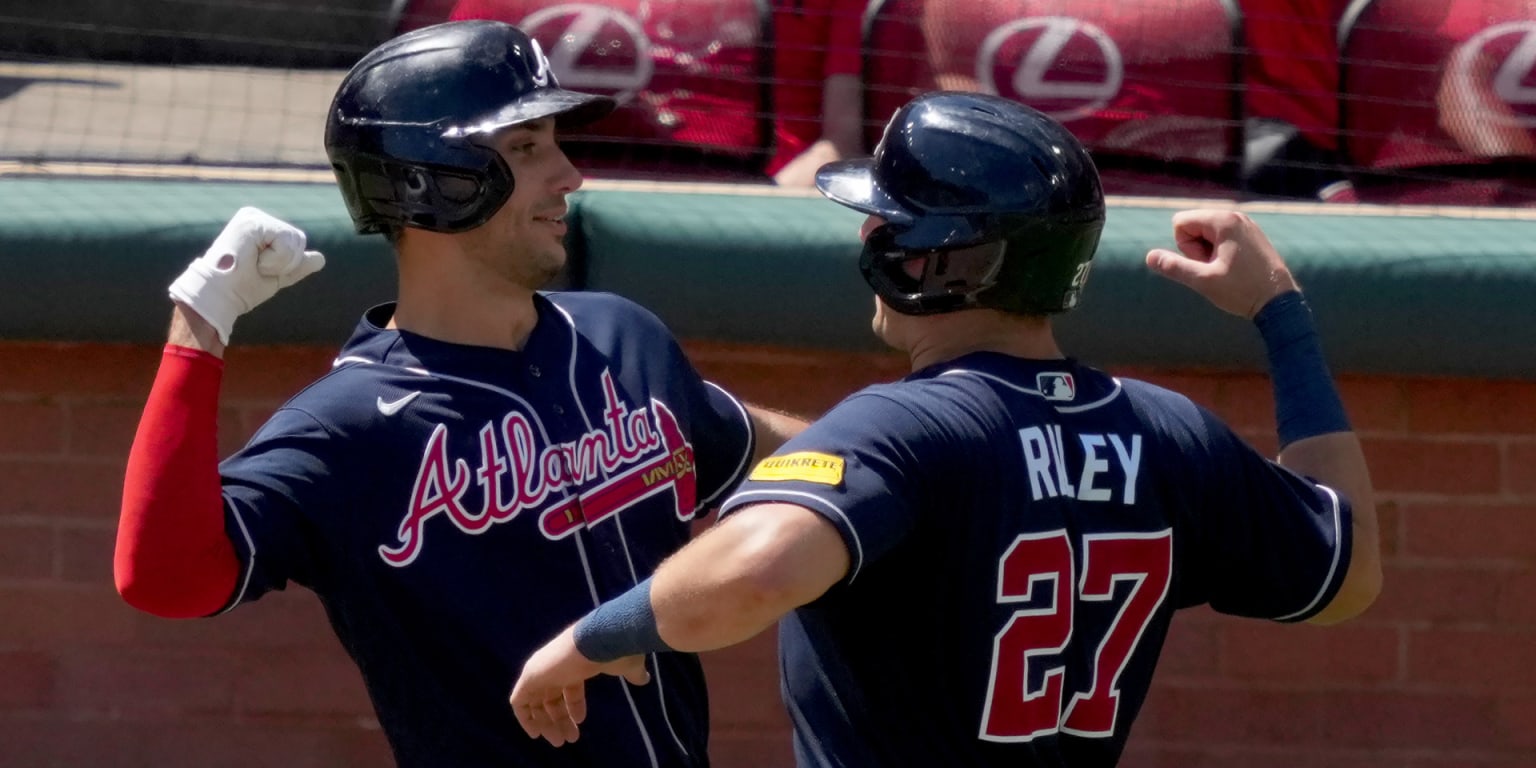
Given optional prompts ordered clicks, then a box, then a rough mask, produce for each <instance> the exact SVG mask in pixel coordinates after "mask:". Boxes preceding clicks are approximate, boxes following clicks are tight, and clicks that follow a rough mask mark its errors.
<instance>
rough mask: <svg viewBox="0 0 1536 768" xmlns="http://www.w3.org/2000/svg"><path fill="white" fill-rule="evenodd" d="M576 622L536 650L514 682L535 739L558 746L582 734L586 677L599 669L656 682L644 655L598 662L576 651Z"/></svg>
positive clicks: (517, 707) (516, 705)
mask: <svg viewBox="0 0 1536 768" xmlns="http://www.w3.org/2000/svg"><path fill="white" fill-rule="evenodd" d="M574 628H575V625H574V624H573V625H571V626H570V627H566V629H565V631H564V632H561V633H560V635H559V636H558V637H556V638H555V639H554V640H551V641H549V643H547V644H546V645H545V646H544V647H543V648H540V649H539V650H537V651H534V653H533V656H531V657H529V658H528V661H527V663H525V664H523V673H522V674H521V675H520V676H518V678H517V683H516V684H515V685H513V686H512V697H511V704H512V712H513V714H514V715H516V716H517V724H518V725H520V726H522V728H523V731H524V732H525V733H527V734H528V736H529V737H530V738H535V739H538V738H542V739H544V740H545V741H548V742H549V743H550V744H553V745H555V746H557V747H558V746H561V745H563V744H565V743H567V742H573V741H575V740H576V739H577V738H579V737H580V736H581V728H580V726H581V723H582V721H583V720H586V719H587V690H586V681H587V680H588V679H590V678H593V677H596V676H598V675H600V674H609V675H615V676H618V677H622V678H624V679H625V680H628V681H629V682H631V683H633V684H635V685H645V684H646V683H649V682H650V681H651V673H650V672H648V671H647V670H646V668H645V657H644V656H627V657H625V658H622V659H619V660H618V661H612V662H609V663H607V664H599V663H597V662H595V661H592V660H591V659H588V658H587V657H585V656H583V655H581V651H578V650H576V638H575V633H574Z"/></svg>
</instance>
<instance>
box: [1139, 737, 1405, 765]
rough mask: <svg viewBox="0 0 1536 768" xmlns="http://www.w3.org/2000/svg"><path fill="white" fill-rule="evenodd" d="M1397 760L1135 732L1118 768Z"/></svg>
mask: <svg viewBox="0 0 1536 768" xmlns="http://www.w3.org/2000/svg"><path fill="white" fill-rule="evenodd" d="M1395 765H1396V763H1393V762H1388V761H1387V760H1386V759H1385V758H1383V757H1380V756H1373V755H1369V754H1359V753H1355V754H1349V753H1342V754H1340V753H1337V752H1329V751H1326V750H1325V749H1323V748H1315V747H1307V748H1301V747H1288V746H1273V747H1262V748H1257V749H1255V748H1249V747H1244V746H1241V745H1230V744H1218V745H1204V746H1200V747H1191V746H1182V745H1181V746H1162V745H1144V744H1142V743H1141V742H1139V741H1138V739H1137V736H1136V735H1135V734H1134V733H1133V735H1132V736H1131V738H1130V742H1129V743H1128V744H1127V745H1126V752H1125V756H1124V757H1123V759H1121V761H1120V763H1119V768H1234V767H1235V766H1241V768H1299V767H1300V766H1306V768H1387V766H1395Z"/></svg>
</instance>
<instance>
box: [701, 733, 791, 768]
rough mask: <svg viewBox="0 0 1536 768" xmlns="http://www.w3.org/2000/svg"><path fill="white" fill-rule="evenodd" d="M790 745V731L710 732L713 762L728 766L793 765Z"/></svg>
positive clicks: (763, 767)
mask: <svg viewBox="0 0 1536 768" xmlns="http://www.w3.org/2000/svg"><path fill="white" fill-rule="evenodd" d="M790 744H791V742H790V734H789V732H788V731H787V730H785V731H782V732H781V731H773V732H768V733H763V732H757V731H753V732H746V733H740V732H737V731H735V730H733V729H724V730H713V731H711V733H710V734H709V758H710V762H711V764H713V765H718V766H723V767H725V768H790V766H793V765H794V764H795V756H794V751H793V749H792V748H791V746H790Z"/></svg>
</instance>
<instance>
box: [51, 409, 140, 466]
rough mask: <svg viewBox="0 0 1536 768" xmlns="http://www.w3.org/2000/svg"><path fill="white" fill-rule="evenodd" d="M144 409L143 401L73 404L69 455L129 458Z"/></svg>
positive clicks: (70, 416) (70, 421) (70, 420)
mask: <svg viewBox="0 0 1536 768" xmlns="http://www.w3.org/2000/svg"><path fill="white" fill-rule="evenodd" d="M143 412H144V403H143V402H142V401H133V402H114V403H72V404H71V405H70V406H69V453H70V455H72V456H109V457H113V458H125V457H127V456H128V449H129V448H130V447H131V446H132V445H133V433H134V432H135V431H136V430H138V428H139V416H140V415H141V414H142V413H143Z"/></svg>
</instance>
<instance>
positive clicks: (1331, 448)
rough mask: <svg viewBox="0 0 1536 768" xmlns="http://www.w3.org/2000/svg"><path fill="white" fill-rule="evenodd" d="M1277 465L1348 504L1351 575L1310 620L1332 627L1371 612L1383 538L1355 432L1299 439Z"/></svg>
mask: <svg viewBox="0 0 1536 768" xmlns="http://www.w3.org/2000/svg"><path fill="white" fill-rule="evenodd" d="M1280 464H1281V465H1283V466H1285V467H1286V468H1288V469H1290V470H1292V471H1294V472H1296V473H1298V474H1302V475H1306V476H1307V477H1311V478H1313V479H1315V480H1317V481H1318V482H1320V483H1322V484H1324V485H1326V486H1328V487H1330V488H1332V489H1334V490H1336V491H1338V492H1339V493H1340V494H1342V495H1343V496H1344V497H1345V498H1347V499H1348V500H1349V505H1350V511H1351V520H1352V521H1353V526H1352V529H1351V533H1352V538H1353V541H1354V543H1353V546H1351V547H1350V561H1349V571H1348V573H1346V574H1345V577H1344V582H1343V584H1342V585H1341V586H1340V587H1339V592H1338V595H1337V596H1335V597H1334V599H1333V600H1332V601H1331V602H1330V603H1329V604H1328V606H1327V607H1326V608H1324V609H1323V610H1322V611H1321V612H1319V613H1318V614H1317V615H1316V616H1313V617H1312V618H1311V619H1309V621H1310V622H1311V623H1313V624H1335V623H1338V622H1340V621H1344V620H1346V619H1350V618H1354V617H1355V616H1357V615H1359V614H1360V613H1361V612H1363V611H1364V610H1365V609H1366V608H1369V607H1370V605H1371V603H1372V602H1373V601H1375V599H1376V596H1377V595H1378V594H1379V593H1380V592H1381V539H1380V536H1379V534H1378V530H1377V523H1376V501H1375V489H1374V488H1373V486H1372V485H1371V475H1370V470H1369V469H1368V468H1367V466H1366V463H1365V454H1364V452H1363V451H1361V449H1360V440H1359V438H1357V437H1356V436H1355V433H1353V432H1334V433H1331V434H1326V435H1318V436H1316V437H1310V438H1306V439H1302V440H1298V441H1296V442H1294V443H1291V444H1290V445H1288V446H1286V448H1285V449H1284V450H1282V451H1281V452H1280Z"/></svg>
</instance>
